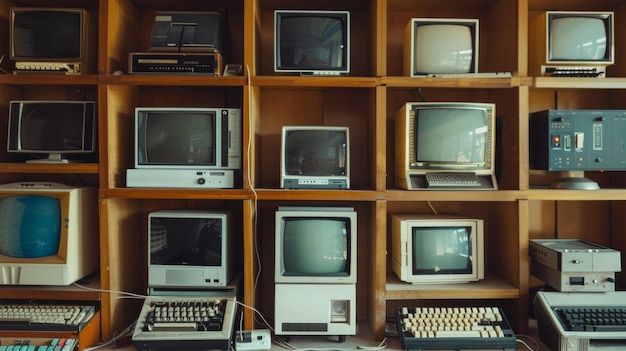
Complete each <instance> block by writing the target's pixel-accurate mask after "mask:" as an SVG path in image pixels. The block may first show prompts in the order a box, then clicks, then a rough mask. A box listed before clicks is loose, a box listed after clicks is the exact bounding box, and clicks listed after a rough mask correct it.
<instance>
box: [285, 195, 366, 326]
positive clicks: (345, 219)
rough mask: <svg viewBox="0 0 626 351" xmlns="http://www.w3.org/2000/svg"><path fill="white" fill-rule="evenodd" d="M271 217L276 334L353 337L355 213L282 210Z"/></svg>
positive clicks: (328, 209)
mask: <svg viewBox="0 0 626 351" xmlns="http://www.w3.org/2000/svg"><path fill="white" fill-rule="evenodd" d="M275 218H276V222H275V229H276V236H275V238H276V240H275V248H276V251H275V274H274V280H275V283H276V284H275V300H276V304H275V316H274V317H275V332H276V334H277V335H332V336H335V335H336V336H342V335H343V336H345V335H355V334H356V281H357V213H356V211H355V210H354V209H353V208H349V207H290V206H286V207H279V208H278V210H277V211H276V215H275ZM304 301H306V303H303V302H304Z"/></svg>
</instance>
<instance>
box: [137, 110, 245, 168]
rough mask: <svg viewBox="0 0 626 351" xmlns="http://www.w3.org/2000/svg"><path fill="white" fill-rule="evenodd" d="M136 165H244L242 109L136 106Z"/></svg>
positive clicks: (202, 166) (164, 166) (153, 166)
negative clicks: (242, 159) (242, 156)
mask: <svg viewBox="0 0 626 351" xmlns="http://www.w3.org/2000/svg"><path fill="white" fill-rule="evenodd" d="M135 132H136V135H135V167H136V168H172V169H175V168H203V169H240V168H241V137H240V136H241V110H240V109H229V108H204V107H197V108H196V107H137V108H135Z"/></svg>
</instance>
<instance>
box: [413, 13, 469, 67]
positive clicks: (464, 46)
mask: <svg viewBox="0 0 626 351" xmlns="http://www.w3.org/2000/svg"><path fill="white" fill-rule="evenodd" d="M478 25H479V20H478V19H460V18H412V19H411V20H410V21H409V23H408V24H407V25H406V28H405V36H404V38H405V42H404V74H405V75H407V76H410V77H419V76H425V75H428V74H448V73H477V72H478V39H479V33H478Z"/></svg>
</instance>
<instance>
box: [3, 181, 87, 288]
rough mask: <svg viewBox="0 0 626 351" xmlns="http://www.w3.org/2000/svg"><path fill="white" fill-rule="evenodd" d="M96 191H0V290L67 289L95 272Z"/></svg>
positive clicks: (45, 187) (20, 187)
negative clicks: (5, 287)
mask: <svg viewBox="0 0 626 351" xmlns="http://www.w3.org/2000/svg"><path fill="white" fill-rule="evenodd" d="M98 228H99V226H98V192H97V189H96V188H88V187H73V186H68V185H64V184H59V183H44V182H27V183H9V184H3V185H0V285H70V284H72V283H74V282H76V281H77V280H80V279H82V278H83V277H85V276H87V275H89V274H91V273H93V272H95V271H97V270H98V265H99V255H98V253H99V250H98V247H99V246H98V242H99V234H98V233H99V231H98Z"/></svg>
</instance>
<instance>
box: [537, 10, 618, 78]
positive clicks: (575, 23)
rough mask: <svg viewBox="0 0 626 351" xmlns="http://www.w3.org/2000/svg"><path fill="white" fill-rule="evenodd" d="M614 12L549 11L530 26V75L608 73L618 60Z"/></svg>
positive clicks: (594, 74) (599, 75) (591, 74)
mask: <svg viewBox="0 0 626 351" xmlns="http://www.w3.org/2000/svg"><path fill="white" fill-rule="evenodd" d="M613 22H614V14H613V12H610V11H546V12H544V13H542V14H541V15H540V16H536V17H532V18H531V22H530V25H532V26H536V28H540V29H543V30H542V31H540V32H539V33H538V34H537V36H538V37H536V38H533V37H531V38H530V39H531V43H530V48H531V50H533V51H531V67H530V68H531V74H535V75H545V76H550V75H558V74H559V73H561V74H568V72H569V74H570V75H574V74H576V72H578V74H580V75H583V76H585V75H584V74H585V73H586V76H598V77H605V76H606V67H607V66H610V65H612V64H613V63H614V62H615V42H614V23H613Z"/></svg>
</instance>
